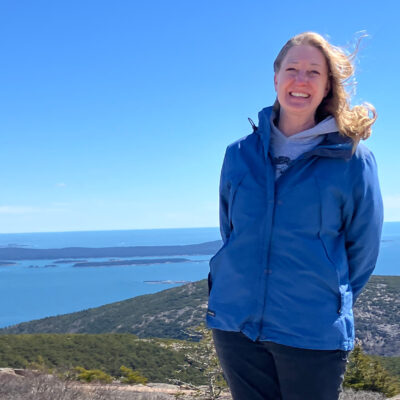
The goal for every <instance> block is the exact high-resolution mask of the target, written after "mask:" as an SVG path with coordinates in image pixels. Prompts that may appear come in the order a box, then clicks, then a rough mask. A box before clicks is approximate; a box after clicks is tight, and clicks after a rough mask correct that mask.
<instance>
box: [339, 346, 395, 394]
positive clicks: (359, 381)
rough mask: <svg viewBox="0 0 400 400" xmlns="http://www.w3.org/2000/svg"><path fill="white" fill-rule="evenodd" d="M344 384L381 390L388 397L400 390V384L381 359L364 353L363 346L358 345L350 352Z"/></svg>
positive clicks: (355, 387) (376, 390) (350, 386)
mask: <svg viewBox="0 0 400 400" xmlns="http://www.w3.org/2000/svg"><path fill="white" fill-rule="evenodd" d="M343 386H344V387H349V388H353V389H354V390H367V391H368V390H369V391H373V392H380V393H383V394H384V395H385V396H388V397H392V396H394V395H395V394H397V393H399V392H400V387H399V385H398V384H397V382H396V381H395V379H394V378H393V377H392V376H390V374H389V373H388V372H387V371H386V370H385V368H384V367H383V366H382V364H381V363H380V362H379V360H377V359H373V358H372V357H369V356H367V355H366V354H364V353H363V351H362V348H361V346H356V347H355V348H354V350H353V351H352V353H351V354H350V357H349V363H348V366H347V372H346V375H345V378H344V382H343Z"/></svg>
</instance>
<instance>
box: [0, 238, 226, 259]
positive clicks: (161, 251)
mask: <svg viewBox="0 0 400 400" xmlns="http://www.w3.org/2000/svg"><path fill="white" fill-rule="evenodd" d="M221 245H222V241H221V240H215V241H212V242H205V243H199V244H188V245H181V246H178V245H176V246H131V247H98V248H96V247H66V248H62V249H31V248H21V247H7V248H0V260H4V261H8V260H12V261H18V260H59V261H58V262H57V263H60V261H61V260H65V259H75V260H77V259H81V258H103V257H154V256H169V257H170V256H194V255H212V254H215V253H216V252H217V251H218V249H219V248H220V247H221ZM75 260H74V261H75Z"/></svg>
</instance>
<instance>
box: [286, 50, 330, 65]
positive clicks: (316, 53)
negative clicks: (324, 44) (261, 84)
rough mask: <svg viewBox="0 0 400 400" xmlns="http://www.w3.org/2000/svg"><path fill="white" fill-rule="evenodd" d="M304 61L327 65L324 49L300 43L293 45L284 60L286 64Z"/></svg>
mask: <svg viewBox="0 0 400 400" xmlns="http://www.w3.org/2000/svg"><path fill="white" fill-rule="evenodd" d="M304 61H306V62H308V63H309V64H311V65H315V66H321V67H323V66H326V65H327V63H326V59H325V56H324V54H323V53H322V51H321V50H319V49H317V48H316V47H314V46H311V45H298V46H293V47H291V48H290V49H289V50H288V52H287V54H286V56H285V57H284V59H283V60H282V62H283V63H285V64H288V63H290V64H299V63H300V62H304Z"/></svg>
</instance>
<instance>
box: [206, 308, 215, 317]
mask: <svg viewBox="0 0 400 400" xmlns="http://www.w3.org/2000/svg"><path fill="white" fill-rule="evenodd" d="M207 314H208V315H209V316H210V317H215V311H212V310H210V309H208V310H207Z"/></svg>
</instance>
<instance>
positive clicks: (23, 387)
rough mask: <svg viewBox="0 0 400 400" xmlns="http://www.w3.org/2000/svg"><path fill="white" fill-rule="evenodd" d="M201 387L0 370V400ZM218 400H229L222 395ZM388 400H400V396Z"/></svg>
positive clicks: (199, 395)
mask: <svg viewBox="0 0 400 400" xmlns="http://www.w3.org/2000/svg"><path fill="white" fill-rule="evenodd" d="M204 389H205V388H204V387H203V388H202V387H199V388H198V389H197V390H194V389H193V388H187V387H179V386H176V385H167V384H160V383H149V384H147V385H121V384H117V383H116V384H109V385H99V384H81V383H77V382H73V381H65V380H60V379H58V378H57V377H55V376H53V375H47V374H42V373H37V372H34V371H29V370H14V369H11V368H2V369H0V400H174V399H175V400H177V399H181V400H194V399H196V400H209V399H210V398H211V397H210V396H207V395H205V394H204ZM219 399H221V400H231V399H232V398H231V396H230V395H229V393H222V394H221V396H220V397H219ZM385 399H386V398H385V397H384V396H383V395H381V394H379V393H372V392H355V391H353V390H346V391H345V392H344V393H342V395H341V397H340V400H385ZM392 400H400V396H396V397H394V398H393V399H392Z"/></svg>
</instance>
